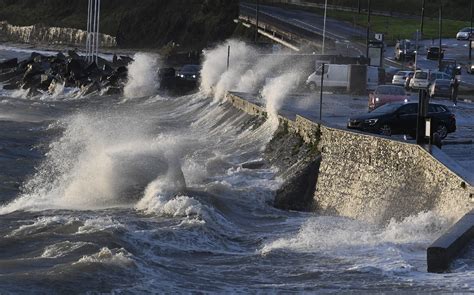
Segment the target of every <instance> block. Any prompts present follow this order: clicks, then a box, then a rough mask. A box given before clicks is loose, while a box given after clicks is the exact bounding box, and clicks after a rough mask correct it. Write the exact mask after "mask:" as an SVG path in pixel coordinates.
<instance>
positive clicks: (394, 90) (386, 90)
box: [375, 86, 405, 95]
mask: <svg viewBox="0 0 474 295" xmlns="http://www.w3.org/2000/svg"><path fill="white" fill-rule="evenodd" d="M375 93H376V94H389V95H405V90H404V89H403V88H402V87H394V86H379V87H378V88H377V89H376V90H375Z"/></svg>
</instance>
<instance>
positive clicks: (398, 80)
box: [392, 71, 413, 86]
mask: <svg viewBox="0 0 474 295" xmlns="http://www.w3.org/2000/svg"><path fill="white" fill-rule="evenodd" d="M410 73H413V72H412V71H398V72H397V73H396V74H395V75H393V78H392V84H393V85H399V86H405V81H406V79H407V78H408V76H409V75H410Z"/></svg>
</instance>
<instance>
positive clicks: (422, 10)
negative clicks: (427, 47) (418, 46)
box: [420, 0, 425, 36]
mask: <svg viewBox="0 0 474 295" xmlns="http://www.w3.org/2000/svg"><path fill="white" fill-rule="evenodd" d="M424 22H425V0H423V2H422V3H421V24H420V33H421V35H422V36H423V25H424Z"/></svg>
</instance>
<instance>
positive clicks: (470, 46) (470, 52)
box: [469, 0, 474, 61]
mask: <svg viewBox="0 0 474 295" xmlns="http://www.w3.org/2000/svg"><path fill="white" fill-rule="evenodd" d="M473 2H474V1H473V0H471V27H470V28H471V32H470V34H469V61H471V59H472V39H474V38H472V6H473V4H472V3H473Z"/></svg>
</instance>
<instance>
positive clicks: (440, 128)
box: [435, 124, 448, 139]
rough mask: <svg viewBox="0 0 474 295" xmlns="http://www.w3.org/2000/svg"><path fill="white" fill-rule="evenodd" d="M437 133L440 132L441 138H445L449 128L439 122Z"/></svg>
mask: <svg viewBox="0 0 474 295" xmlns="http://www.w3.org/2000/svg"><path fill="white" fill-rule="evenodd" d="M435 133H438V135H439V137H440V138H441V139H445V138H446V136H448V128H447V127H446V125H444V124H439V125H438V127H436V131H435Z"/></svg>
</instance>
